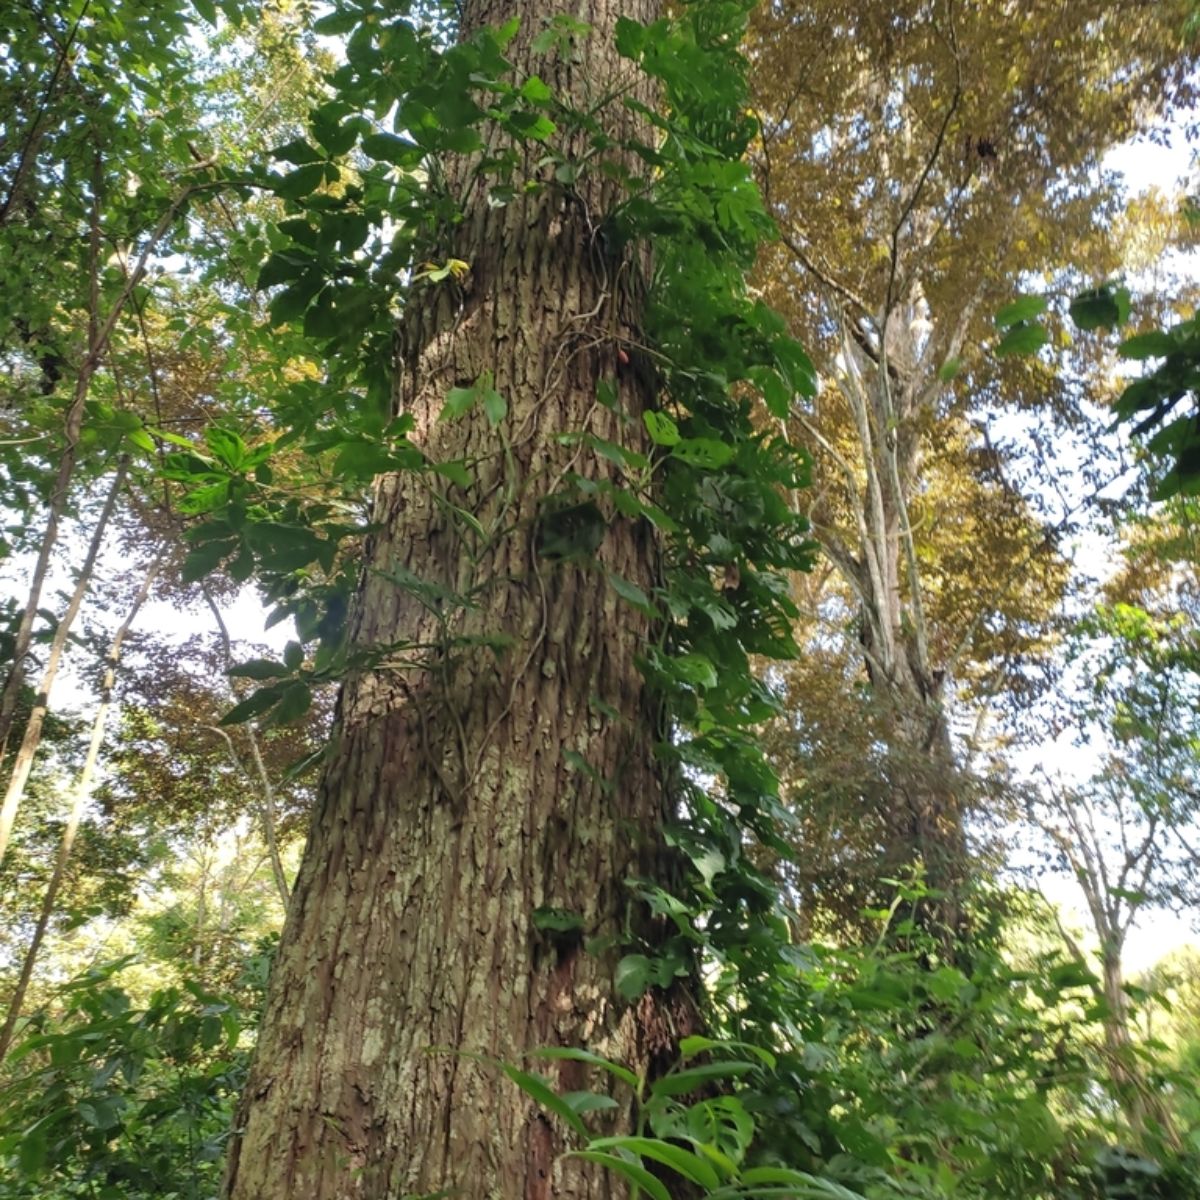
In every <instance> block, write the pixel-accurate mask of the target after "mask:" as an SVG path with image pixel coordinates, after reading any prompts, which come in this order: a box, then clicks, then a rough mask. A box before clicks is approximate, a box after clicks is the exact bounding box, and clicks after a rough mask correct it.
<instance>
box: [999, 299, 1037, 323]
mask: <svg viewBox="0 0 1200 1200" xmlns="http://www.w3.org/2000/svg"><path fill="white" fill-rule="evenodd" d="M1047 307H1049V305H1048V302H1047V300H1046V297H1045V296H1022V297H1021V298H1020V299H1019V300H1014V301H1013V302H1012V303H1011V304H1006V305H1005V306H1004V307H1003V308H1002V309H1001V310H1000V311H999V312H998V313H997V314H996V327H997V328H998V329H1008V328H1009V327H1010V326H1012V325H1020V324H1021V323H1022V322H1026V321H1032V320H1033V319H1034V317H1040V316H1041V315H1042V313H1044V312H1045V311H1046V309H1047Z"/></svg>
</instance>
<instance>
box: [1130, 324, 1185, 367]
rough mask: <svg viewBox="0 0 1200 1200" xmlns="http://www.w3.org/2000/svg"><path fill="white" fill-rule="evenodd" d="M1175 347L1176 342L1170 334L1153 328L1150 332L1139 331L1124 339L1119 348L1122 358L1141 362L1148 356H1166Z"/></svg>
mask: <svg viewBox="0 0 1200 1200" xmlns="http://www.w3.org/2000/svg"><path fill="white" fill-rule="evenodd" d="M1174 349H1175V342H1174V341H1173V340H1172V338H1171V336H1170V334H1167V333H1163V332H1162V330H1161V329H1152V330H1151V331H1150V332H1149V333H1137V334H1134V336H1133V337H1131V338H1127V339H1126V340H1125V341H1123V342H1122V343H1121V345H1120V347H1119V348H1118V350H1117V353H1118V354H1119V355H1120V356H1121V357H1122V358H1128V359H1132V360H1133V361H1134V362H1141V361H1143V360H1145V359H1147V358H1166V357H1167V355H1168V354H1170V353H1171V352H1172V351H1173V350H1174Z"/></svg>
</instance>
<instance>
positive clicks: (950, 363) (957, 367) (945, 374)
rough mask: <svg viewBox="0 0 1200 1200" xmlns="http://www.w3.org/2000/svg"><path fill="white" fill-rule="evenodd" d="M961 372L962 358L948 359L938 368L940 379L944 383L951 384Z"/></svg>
mask: <svg viewBox="0 0 1200 1200" xmlns="http://www.w3.org/2000/svg"><path fill="white" fill-rule="evenodd" d="M961 370H962V359H961V358H948V359H946V361H945V362H944V363H942V365H941V366H940V367H939V368H938V378H939V379H940V380H941V381H942V382H943V383H949V382H950V381H951V380H952V379H954V378H955V377H956V376H957V375H958V373H959V371H961Z"/></svg>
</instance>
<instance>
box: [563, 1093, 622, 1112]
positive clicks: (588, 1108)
mask: <svg viewBox="0 0 1200 1200" xmlns="http://www.w3.org/2000/svg"><path fill="white" fill-rule="evenodd" d="M562 1099H563V1103H564V1104H566V1105H567V1106H568V1107H569V1108H570V1109H571V1111H572V1112H577V1113H580V1114H581V1115H582V1114H583V1113H585V1112H605V1111H607V1110H609V1109H613V1108H617V1107H619V1106H618V1104H617V1102H616V1101H615V1100H614V1099H613V1098H612V1097H611V1096H606V1095H604V1093H603V1092H564V1093H563V1096H562Z"/></svg>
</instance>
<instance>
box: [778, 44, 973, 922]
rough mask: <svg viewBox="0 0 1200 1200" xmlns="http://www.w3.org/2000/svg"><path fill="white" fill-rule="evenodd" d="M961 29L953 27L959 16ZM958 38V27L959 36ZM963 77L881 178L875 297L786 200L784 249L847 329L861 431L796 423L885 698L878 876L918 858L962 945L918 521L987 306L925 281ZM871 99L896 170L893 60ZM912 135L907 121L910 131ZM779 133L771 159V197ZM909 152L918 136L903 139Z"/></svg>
mask: <svg viewBox="0 0 1200 1200" xmlns="http://www.w3.org/2000/svg"><path fill="white" fill-rule="evenodd" d="M951 35H952V28H951ZM951 44H953V37H952V36H951ZM955 63H956V78H955V83H954V86H953V89H952V91H951V92H950V94H949V95H948V96H947V103H946V106H945V107H944V109H943V114H942V117H941V119H940V123H939V125H938V126H937V128H936V129H935V130H934V134H933V138H932V142H931V145H930V147H929V150H928V152H927V153H926V154H925V155H924V156H923V157H922V159H921V160H920V168H919V169H918V170H917V172H916V174H915V176H914V177H913V178H911V179H903V180H897V181H896V182H898V183H899V184H900V185H901V186H900V188H899V191H898V193H893V192H892V191H891V190H890V189H888V188H880V189H879V199H878V201H877V203H876V204H875V205H874V206H873V210H872V211H871V213H870V219H869V222H868V224H869V228H868V229H867V230H865V231H864V235H865V236H868V237H869V238H870V239H873V240H875V241H876V242H879V243H882V244H884V245H886V247H887V252H888V260H887V274H886V279H885V281H881V283H880V286H879V289H878V290H879V294H877V295H870V294H864V292H863V291H862V290H861V287H859V286H852V285H851V284H850V283H847V282H846V281H845V280H842V279H840V278H839V277H838V272H837V270H836V269H834V268H829V267H826V266H824V265H822V264H821V263H820V262H819V261H818V256H817V254H816V252H815V250H814V249H813V247H811V246H810V245H808V244H807V243H806V239H805V237H804V235H803V233H802V231H801V229H800V228H799V227H798V226H797V225H796V224H794V220H795V218H794V217H793V216H792V214H791V213H790V210H789V209H788V207H787V206H786V205H785V204H775V205H773V207H774V208H775V210H776V214H777V216H778V217H779V218H780V223H781V236H782V241H783V243H784V245H785V246H786V247H787V248H788V250H789V251H790V252H791V254H792V255H793V257H794V258H795V261H796V262H797V263H798V264H799V266H800V267H801V268H802V269H803V271H804V272H805V273H806V274H807V275H808V276H810V277H811V279H812V280H814V281H815V287H816V289H817V291H818V293H820V294H821V295H822V296H823V303H824V304H827V305H828V311H829V312H830V313H831V314H836V317H835V319H836V320H837V321H838V322H839V323H840V336H839V339H838V344H837V346H836V353H835V354H834V355H833V359H832V361H831V362H830V363H829V364H828V368H829V374H830V375H831V376H833V377H835V378H836V382H837V385H838V388H839V390H840V392H841V393H842V395H843V396H844V399H845V402H846V405H847V408H848V411H849V416H850V421H851V428H852V430H853V436H852V437H851V438H850V439H848V440H847V441H846V442H842V443H840V444H835V440H834V438H833V437H831V436H829V435H828V433H827V431H826V430H825V429H824V428H823V427H822V421H821V417H820V412H819V409H814V411H813V412H812V413H805V412H799V411H798V412H797V413H796V414H795V420H796V422H797V423H798V424H799V425H800V427H801V428H802V429H803V431H804V435H805V438H806V439H807V440H808V441H809V442H810V443H811V444H812V445H813V448H814V451H815V453H816V455H817V456H818V457H821V458H824V459H825V460H826V463H827V465H828V467H829V479H828V481H829V487H830V488H831V489H833V490H834V491H835V492H836V499H835V500H834V501H833V502H832V503H829V502H827V501H823V500H822V495H821V490H820V489H817V490H816V491H814V493H813V495H812V496H811V497H810V498H809V500H808V505H809V511H808V515H809V517H810V519H811V520H812V524H813V531H814V534H815V535H816V537H817V538H818V540H819V541H820V542H821V544H822V547H823V549H824V550H825V552H826V555H827V556H828V558H829V560H830V562H831V563H832V564H833V565H834V567H835V568H836V570H837V572H838V575H839V576H840V577H841V580H842V583H843V584H844V586H845V587H846V588H848V590H849V592H850V594H851V595H852V596H853V599H854V602H855V603H856V604H857V607H858V616H859V641H860V645H859V647H858V648H857V649H858V650H859V651H861V654H862V658H863V662H864V666H865V670H866V676H867V681H868V684H869V687H870V693H871V696H872V699H873V701H874V708H875V710H876V712H877V713H878V714H879V715H880V718H881V720H882V722H883V729H884V731H885V736H886V740H887V743H888V758H889V776H888V786H889V800H888V803H887V805H886V807H885V808H884V809H883V811H882V812H881V813H879V816H880V818H881V821H882V826H883V836H884V838H885V839H886V845H885V846H884V847H883V855H882V859H881V861H880V863H879V871H878V875H879V877H881V878H887V877H891V876H895V875H898V874H899V875H903V874H904V873H905V872H906V871H909V870H917V869H920V870H921V871H922V873H923V878H924V879H925V881H926V883H927V884H928V885H929V886H930V887H931V888H932V889H934V892H935V893H940V895H936V896H933V897H929V898H927V899H925V900H924V901H923V902H922V903H920V904H919V905H918V906H917V909H916V916H917V918H918V921H919V923H920V924H921V925H923V926H924V927H925V928H926V930H927V931H928V932H930V933H933V934H934V935H936V936H937V937H938V938H939V940H941V941H943V942H944V943H946V944H947V945H950V944H952V943H954V942H956V941H958V940H959V939H960V937H961V936H962V935H964V934H965V933H966V932H967V930H966V925H965V916H964V911H963V907H962V896H963V890H964V887H965V885H966V882H967V876H968V873H969V866H970V864H969V860H968V847H967V836H966V830H965V812H966V803H965V800H964V796H963V784H964V776H963V772H962V770H961V768H960V766H959V764H958V762H957V760H956V755H955V752H954V745H953V739H952V734H951V725H950V715H949V695H948V688H947V682H948V680H949V679H950V678H951V677H952V673H953V666H954V664H953V663H952V662H951V661H949V660H943V661H938V659H937V655H936V653H935V651H934V649H933V648H932V645H933V640H934V639H933V637H932V636H931V630H930V624H929V620H928V618H927V616H926V611H925V590H926V584H925V582H924V580H923V579H922V572H921V568H920V563H919V558H918V554H917V548H916V543H915V539H914V535H913V528H912V522H911V519H910V507H911V505H912V503H913V497H914V494H915V492H916V490H917V489H918V487H919V486H920V483H921V478H922V468H923V462H922V459H923V444H922V438H923V436H924V435H923V433H922V429H923V427H924V426H926V425H927V424H928V423H929V421H930V419H931V414H932V413H933V411H934V409H935V408H936V405H937V403H938V400H939V397H940V392H941V388H940V386H939V381H938V378H937V370H938V368H939V367H940V365H941V364H942V363H943V362H944V361H946V360H947V359H948V358H951V357H953V356H954V355H955V354H957V353H958V350H959V349H960V347H961V344H962V340H963V337H964V336H965V332H966V329H967V327H968V324H969V322H970V319H971V315H972V312H973V310H974V307H975V305H976V303H977V300H976V299H970V300H969V301H968V303H967V305H966V307H965V309H964V311H963V312H961V313H960V314H958V315H957V319H956V320H955V322H954V323H953V325H952V326H951V327H949V328H942V329H933V328H932V327H931V326H930V325H929V323H928V315H929V313H928V306H927V305H926V304H925V301H924V297H923V291H922V284H921V277H920V276H921V257H922V254H923V252H924V250H925V249H926V242H927V239H928V236H929V235H928V232H927V231H926V230H925V228H924V225H925V224H927V218H928V211H927V205H926V204H925V201H926V199H927V197H926V194H925V192H926V187H927V184H928V182H929V179H930V176H931V174H932V173H933V172H934V171H935V169H938V168H939V162H940V160H941V158H942V157H943V152H944V150H945V148H946V133H947V130H948V129H949V128H950V126H951V123H952V121H953V119H954V116H955V113H956V112H957V110H958V106H959V103H960V98H961V94H962V93H961V80H959V79H958V78H957V52H955ZM861 89H862V91H863V93H864V95H865V96H866V100H865V101H864V104H865V105H866V107H867V109H868V111H869V112H871V113H872V120H873V121H874V124H875V129H876V132H875V135H874V137H875V141H876V143H877V154H876V156H875V161H876V162H877V164H878V171H877V178H879V179H884V180H886V179H889V178H893V179H894V177H895V168H894V167H893V165H892V157H891V139H892V137H893V136H894V133H893V131H892V129H891V128H890V125H889V123H888V121H887V120H886V119H885V109H886V107H887V105H888V104H889V103H890V102H893V101H894V99H895V94H894V93H895V80H894V79H892V78H891V77H890V75H889V68H888V65H887V64H869V65H866V66H864V68H863V77H862V80H861ZM898 136H900V138H901V139H902V141H904V140H905V139H911V136H912V130H911V127H910V126H909V124H908V123H907V122H905V123H904V125H903V127H902V129H901V130H900V131H899V135H898ZM769 142H770V139H769V135H768V137H767V138H765V139H764V142H763V146H762V154H763V159H762V162H761V164H760V167H761V174H762V179H763V186H764V191H765V193H766V195H767V197H768V200H770V196H771V190H770V186H771V180H770V175H771V148H770V144H769ZM902 149H903V150H904V151H905V156H906V157H908V158H911V153H910V150H911V147H909V146H908V145H907V142H905V144H904V145H903V146H902Z"/></svg>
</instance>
